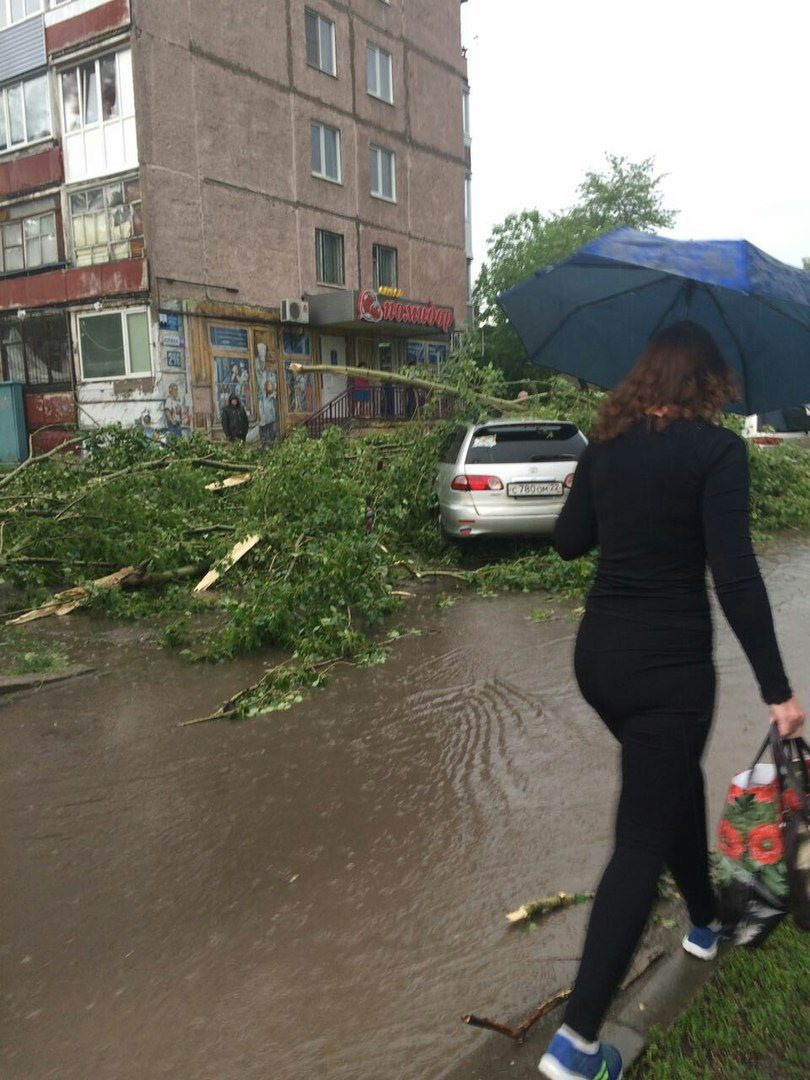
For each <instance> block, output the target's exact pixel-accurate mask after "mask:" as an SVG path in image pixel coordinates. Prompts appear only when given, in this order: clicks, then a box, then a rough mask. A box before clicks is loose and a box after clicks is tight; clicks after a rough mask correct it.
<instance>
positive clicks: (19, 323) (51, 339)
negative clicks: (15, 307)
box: [0, 313, 72, 386]
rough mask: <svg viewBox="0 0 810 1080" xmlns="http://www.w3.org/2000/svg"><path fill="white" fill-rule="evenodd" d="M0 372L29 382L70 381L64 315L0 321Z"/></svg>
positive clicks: (37, 384)
mask: <svg viewBox="0 0 810 1080" xmlns="http://www.w3.org/2000/svg"><path fill="white" fill-rule="evenodd" d="M0 374H2V378H3V379H5V380H7V381H10V382H20V383H25V384H26V385H29V386H42V385H60V384H61V385H66V386H69V385H70V384H71V381H72V379H71V361H70V331H69V329H68V320H67V315H65V314H64V313H59V314H57V315H30V316H28V318H26V319H17V318H12V319H3V320H2V321H0Z"/></svg>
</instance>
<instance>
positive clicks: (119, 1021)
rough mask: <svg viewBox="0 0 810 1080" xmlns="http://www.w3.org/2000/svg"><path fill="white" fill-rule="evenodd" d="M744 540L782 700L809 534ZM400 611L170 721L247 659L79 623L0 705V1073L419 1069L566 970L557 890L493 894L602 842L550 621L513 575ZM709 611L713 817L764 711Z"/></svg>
mask: <svg viewBox="0 0 810 1080" xmlns="http://www.w3.org/2000/svg"><path fill="white" fill-rule="evenodd" d="M762 562H763V568H764V570H765V574H766V580H767V583H768V586H769V589H770V592H771V596H772V600H773V603H774V608H775V611H776V617H777V623H778V629H779V632H780V637H781V640H782V644H783V647H784V652H785V656H786V661H787V664H788V668H789V671H790V673H791V675H792V678H793V680H794V683H795V686H796V690H797V692H798V693H800V694H801V695H803V696H804V698H805V699H808V698H810V692H809V691H810V685H808V682H809V681H810V680H808V674H807V667H806V657H807V634H808V626H810V622H809V621H808V617H809V616H810V588H808V583H809V582H810V544H808V540H807V538H806V537H786V538H783V539H780V540H779V541H777V542H775V543H773V544H771V545H770V546H769V548H768V549H767V550H766V552H765V554H764V556H763V560H762ZM541 607H543V608H553V609H554V611H555V613H556V614H555V617H554V618H552V619H550V620H549V621H537V620H532V619H531V618H530V615H531V613H532V612H533V611H536V610H537V609H538V608H541ZM409 615H410V619H409V621H412V622H414V623H415V624H416V625H418V626H419V627H420V628H421V630H422V634H421V636H419V637H409V638H405V639H403V640H402V641H401V642H400V643H398V644H397V646H396V649H395V652H394V655H393V658H392V659H391V661H390V662H389V663H388V664H386V665H384V666H381V667H374V668H369V669H365V670H359V671H358V670H352V669H344V670H343V671H341V672H340V673H339V674H337V675H336V677H334V678H333V680H332V681H331V683H330V685H329V686H328V688H327V689H326V690H324V691H320V692H317V693H316V694H314V696H312V697H311V698H310V699H309V700H307V701H305V702H304V704H302V705H300V706H298V707H297V708H295V709H293V710H291V711H289V712H286V713H275V714H271V715H269V716H265V717H260V718H257V719H255V720H252V721H250V722H248V723H245V724H241V725H232V724H223V723H219V724H203V725H200V726H196V727H186V728H181V727H179V726H178V722H179V721H181V720H183V719H187V718H189V717H192V716H195V715H201V714H205V713H207V712H209V711H210V710H211V709H212V708H213V707H214V706H216V705H217V704H218V703H219V701H220V700H221V699H223V698H225V697H227V696H229V695H230V694H231V693H232V692H233V691H234V690H235V689H237V688H238V687H239V686H241V685H243V684H245V683H247V682H250V681H252V680H253V679H254V678H255V677H256V674H257V671H258V670H259V667H260V664H259V662H258V661H252V662H249V663H242V664H239V665H232V666H228V667H215V668H210V667H204V668H200V667H191V666H189V665H188V664H186V663H185V662H184V661H182V660H181V659H180V658H178V657H176V656H174V655H172V654H170V653H168V652H159V651H156V650H154V648H153V647H152V646H150V645H149V644H148V643H143V642H141V641H139V640H138V639H137V637H135V638H134V637H133V632H132V631H131V630H130V629H127V628H124V629H120V628H115V627H104V625H103V624H101V625H100V624H99V623H97V622H94V621H92V620H89V619H78V620H76V621H75V622H74V623H72V624H71V626H72V632H73V634H74V641H73V654H74V658H75V659H77V660H85V661H87V662H91V663H94V664H95V665H96V666H97V668H98V672H97V674H96V675H93V676H89V677H86V678H83V679H80V680H77V681H75V682H72V683H70V684H66V685H62V686H58V687H54V688H50V689H46V690H43V691H41V692H39V693H38V694H36V695H33V696H30V695H29V696H26V697H23V698H19V699H17V700H16V701H13V702H9V703H6V704H5V705H0V795H1V798H2V806H1V812H2V822H3V829H2V840H1V841H0V844H1V845H2V849H1V851H0V854H2V860H3V867H4V870H5V874H4V885H3V889H2V892H1V893H0V918H1V919H2V935H1V936H0V964H1V965H2V989H0V994H2V999H1V1000H2V1017H0V1023H1V1024H2V1033H1V1038H2V1050H0V1062H2V1064H1V1065H0V1074H2V1076H3V1077H4V1078H5V1080H45V1078H51V1077H53V1078H58V1080H88V1078H89V1077H105V1078H111V1080H112V1078H114V1080H158V1078H163V1077H171V1078H173V1080H198V1078H200V1080H202V1078H211V1080H237V1078H239V1080H254V1078H255V1080H258V1078H263V1080H310V1078H312V1077H319V1078H324V1080H366V1078H368V1080H371V1078H375V1080H377V1078H381V1077H396V1078H398V1080H423V1078H430V1080H433V1078H439V1077H442V1076H445V1075H449V1074H450V1073H451V1072H454V1071H455V1072H456V1073H457V1071H458V1069H459V1066H460V1063H462V1062H463V1061H464V1060H465V1058H466V1057H467V1056H468V1055H469V1054H470V1051H471V1050H472V1049H474V1048H475V1046H476V1040H480V1039H483V1038H488V1037H491V1036H487V1035H485V1034H484V1033H481V1032H475V1031H473V1030H471V1029H469V1028H467V1027H465V1026H464V1025H462V1024H461V1022H460V1017H461V1016H462V1014H464V1013H467V1012H470V1011H475V1012H477V1013H479V1014H489V1015H494V1016H498V1017H502V1018H506V1017H510V1016H517V1015H522V1014H525V1013H526V1012H527V1011H528V1010H529V1009H530V1008H531V1007H532V1006H533V1005H534V1004H535V1003H536V1002H537V1001H538V1000H539V999H540V998H541V997H543V996H544V995H545V994H547V993H550V992H552V991H554V990H556V989H557V988H559V987H560V986H563V985H566V983H567V982H569V981H570V979H571V976H572V975H573V973H574V971H575V963H574V958H575V957H576V956H577V954H578V952H579V945H580V937H581V933H582V928H583V926H584V919H585V917H586V914H587V912H586V910H585V909H574V910H572V911H569V912H566V913H563V914H561V915H558V916H555V918H554V919H553V920H551V921H550V922H549V923H548V924H546V925H545V926H543V927H542V928H538V929H536V930H534V931H531V932H523V931H519V930H518V931H515V930H511V931H510V930H509V929H507V927H506V923H505V919H504V915H505V913H506V912H507V911H509V910H511V909H512V908H513V907H516V906H517V905H519V904H520V903H522V902H523V901H525V900H527V899H529V898H532V897H535V896H537V895H542V894H546V893H550V892H554V891H557V890H559V889H567V890H578V889H588V888H590V887H592V886H593V885H594V883H595V881H596V880H597V878H598V875H599V871H600V869H601V866H602V864H603V862H604V860H605V858H606V854H607V851H608V846H609V843H610V833H611V818H612V808H613V802H614V796H615V790H616V753H615V750H614V747H613V745H612V744H611V740H610V738H609V736H608V735H607V734H606V732H605V731H604V730H603V729H602V727H601V726H600V724H599V722H598V721H597V720H596V719H595V718H594V716H593V715H592V714H591V713H590V711H589V710H588V709H587V708H586V707H585V706H584V705H583V703H582V702H581V701H580V698H579V695H578V692H577V689H576V685H575V683H574V681H573V677H572V672H571V650H572V645H573V638H574V634H575V632H576V627H577V622H576V618H575V616H573V615H572V614H571V611H570V607H566V606H564V605H558V604H550V603H548V602H547V601H544V600H543V598H542V597H538V596H535V595H522V594H521V595H517V596H500V597H494V598H489V599H486V598H481V597H476V596H471V595H460V596H459V597H458V599H457V602H456V603H455V604H454V605H453V606H451V607H442V608H439V607H437V605H436V597H435V596H427V597H422V598H420V599H419V600H418V601H416V602H415V607H414V609H413V610H412V611H411V612H410V613H409ZM718 631H719V632H718V645H717V663H718V669H719V672H720V679H721V685H720V695H719V706H718V716H717V723H716V727H715V731H714V735H713V738H712V742H711V746H710V750H709V754H708V761H707V767H708V773H709V789H710V796H711V813H712V818H715V817H716V816H717V813H718V811H719V806H720V801H721V799H722V796H723V793H724V791H725V787H726V785H727V782H728V778H729V776H730V775H731V774H732V773H733V772H736V771H738V770H739V769H740V768H742V767H744V765H745V764H746V763H747V761H748V759H749V757H750V755H751V753H752V751H753V750H754V749H755V748H756V744H757V742H758V740H759V738H760V736H761V734H762V732H763V729H764V726H765V722H766V712H765V709H764V707H763V706H762V705H761V704H759V703H758V697H757V694H756V692H755V688H754V682H753V679H752V677H751V674H750V672H749V670H748V667H747V664H746V662H745V660H744V658H743V657H742V655H741V653H740V650H739V647H738V646H737V644H736V642H735V641H734V639H733V637H732V636H731V634H730V633H729V631H728V629H727V628H726V627H725V626H723V625H721V624H720V623H719V621H718Z"/></svg>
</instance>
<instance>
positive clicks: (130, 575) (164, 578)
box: [6, 565, 205, 626]
mask: <svg viewBox="0 0 810 1080" xmlns="http://www.w3.org/2000/svg"><path fill="white" fill-rule="evenodd" d="M204 570H205V567H204V566H199V565H194V566H180V567H178V568H177V569H175V570H157V571H153V572H151V573H148V572H147V571H145V570H138V569H137V567H135V566H125V567H123V569H121V570H116V571H115V573H114V574H106V575H105V576H104V577H101V578H96V580H95V581H93V582H92V583H91V584H90V585H77V586H75V587H74V588H72V589H64V590H63V591H62V592H58V593H54V595H53V596H52V597H51V599H50V600H47V601H46V602H45V603H44V604H42V605H41V606H40V607H38V608H34V609H33V610H32V611H26V613H25V614H24V615H19V616H18V617H17V618H16V619H8V620H7V621H6V626H22V625H23V624H24V623H29V622H35V621H36V620H37V619H47V618H49V616H51V615H58V616H60V617H61V616H64V615H69V614H70V613H71V611H75V610H76V609H77V608H80V607H84V605H85V604H86V603H87V602H88V601H89V600H90V598H91V596H92V595H93V592H94V590H97V589H122V588H136V587H143V586H154V585H166V584H168V583H169V582H171V581H180V580H182V579H183V578H189V577H196V576H197V575H198V574H201V573H202V572H203V571H204Z"/></svg>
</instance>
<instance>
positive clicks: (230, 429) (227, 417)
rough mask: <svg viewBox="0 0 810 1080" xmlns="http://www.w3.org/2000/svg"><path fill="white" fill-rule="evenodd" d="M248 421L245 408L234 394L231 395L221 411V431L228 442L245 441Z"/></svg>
mask: <svg viewBox="0 0 810 1080" xmlns="http://www.w3.org/2000/svg"><path fill="white" fill-rule="evenodd" d="M249 427H250V420H249V419H248V414H247V413H246V412H245V406H244V405H243V404H242V402H241V401H240V400H239V398H238V397H237V395H236V394H231V396H230V397H229V398H228V404H227V405H226V406H225V408H224V409H223V410H222V430H223V431H224V432H225V438H226V439H227V440H228V442H242V443H243V442H244V441H245V439H247V433H248V429H249Z"/></svg>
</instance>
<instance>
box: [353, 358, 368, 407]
mask: <svg viewBox="0 0 810 1080" xmlns="http://www.w3.org/2000/svg"><path fill="white" fill-rule="evenodd" d="M357 366H358V367H359V368H363V369H364V370H365V369H366V368H367V367H368V365H367V364H363V363H360V364H358V365H357ZM352 402H353V405H354V409H353V411H354V415H355V416H368V415H369V412H370V407H371V380H370V379H369V378H368V376H367V375H355V376H354V378H353V379H352Z"/></svg>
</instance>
